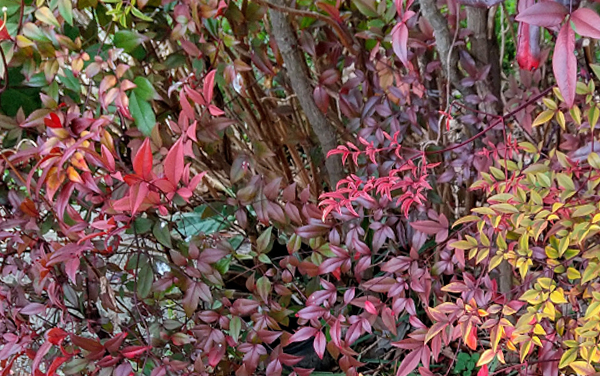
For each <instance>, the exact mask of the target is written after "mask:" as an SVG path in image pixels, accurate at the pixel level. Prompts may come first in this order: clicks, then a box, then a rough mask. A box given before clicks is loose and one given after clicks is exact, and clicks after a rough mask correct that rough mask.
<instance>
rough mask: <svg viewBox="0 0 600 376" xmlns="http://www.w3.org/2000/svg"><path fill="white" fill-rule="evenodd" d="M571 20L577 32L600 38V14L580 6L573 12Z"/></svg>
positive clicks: (585, 35)
mask: <svg viewBox="0 0 600 376" xmlns="http://www.w3.org/2000/svg"><path fill="white" fill-rule="evenodd" d="M571 21H572V22H573V25H574V26H575V31H576V32H577V34H579V35H582V36H584V37H590V38H594V39H600V16H598V13H596V12H594V11H593V10H591V9H588V8H579V9H577V10H576V11H575V12H573V13H572V14H571Z"/></svg>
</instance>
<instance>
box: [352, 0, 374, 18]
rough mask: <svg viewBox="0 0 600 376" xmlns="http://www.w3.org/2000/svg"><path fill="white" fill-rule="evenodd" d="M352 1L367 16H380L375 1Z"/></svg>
mask: <svg viewBox="0 0 600 376" xmlns="http://www.w3.org/2000/svg"><path fill="white" fill-rule="evenodd" d="M352 3H353V4H354V5H356V7H357V8H358V10H359V12H361V13H362V14H364V15H365V16H367V17H378V16H379V14H377V10H376V8H375V2H374V1H373V0H353V1H352Z"/></svg>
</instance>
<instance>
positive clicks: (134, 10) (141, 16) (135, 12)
mask: <svg viewBox="0 0 600 376" xmlns="http://www.w3.org/2000/svg"><path fill="white" fill-rule="evenodd" d="M131 13H132V14H133V15H134V16H136V17H137V18H139V19H140V20H144V21H148V22H152V21H153V19H152V17H148V16H146V15H145V14H144V13H142V12H141V11H140V10H139V9H138V8H136V7H132V8H131Z"/></svg>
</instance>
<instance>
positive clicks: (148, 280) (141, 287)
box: [137, 263, 154, 299]
mask: <svg viewBox="0 0 600 376" xmlns="http://www.w3.org/2000/svg"><path fill="white" fill-rule="evenodd" d="M152 282H154V272H153V271H152V266H151V265H150V263H146V264H144V265H143V266H142V267H141V268H140V270H139V272H138V276H137V294H138V296H139V297H140V298H142V299H144V298H146V297H147V296H148V295H150V291H151V290H152Z"/></svg>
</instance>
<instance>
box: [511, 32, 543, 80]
mask: <svg viewBox="0 0 600 376" xmlns="http://www.w3.org/2000/svg"><path fill="white" fill-rule="evenodd" d="M539 39H540V27H539V26H535V25H529V24H526V23H524V22H521V23H520V24H519V35H518V41H517V62H518V63H519V67H521V69H524V70H528V71H530V70H533V69H537V68H538V67H539V66H540V41H539Z"/></svg>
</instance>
